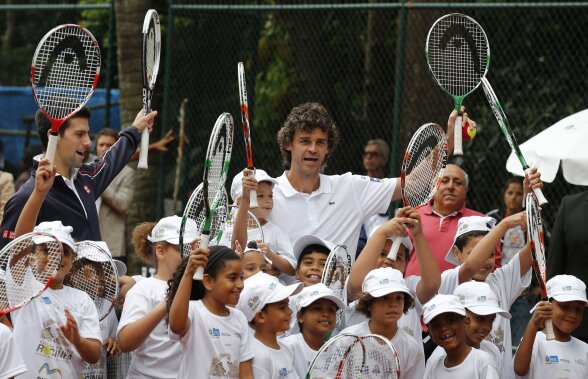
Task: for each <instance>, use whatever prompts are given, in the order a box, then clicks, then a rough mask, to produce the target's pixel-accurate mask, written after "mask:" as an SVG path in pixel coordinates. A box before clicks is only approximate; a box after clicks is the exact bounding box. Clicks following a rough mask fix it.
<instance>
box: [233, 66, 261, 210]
mask: <svg viewBox="0 0 588 379" xmlns="http://www.w3.org/2000/svg"><path fill="white" fill-rule="evenodd" d="M237 71H238V72H239V100H240V108H241V125H242V126H243V139H244V140H245V155H246V156H247V168H248V169H250V170H255V167H254V166H253V149H252V147H251V124H250V123H249V103H248V102H247V83H246V82H245V68H244V67H243V62H239V64H238V65H237ZM251 175H253V176H255V173H253V174H251ZM257 207H259V204H258V203H257V191H255V190H254V191H249V208H257Z"/></svg>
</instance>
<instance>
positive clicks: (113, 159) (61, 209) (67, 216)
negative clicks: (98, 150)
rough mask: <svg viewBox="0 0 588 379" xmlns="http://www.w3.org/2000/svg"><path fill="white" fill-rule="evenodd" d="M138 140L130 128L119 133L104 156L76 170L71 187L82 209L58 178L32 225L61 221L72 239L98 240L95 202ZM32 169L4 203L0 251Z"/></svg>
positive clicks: (11, 231)
mask: <svg viewBox="0 0 588 379" xmlns="http://www.w3.org/2000/svg"><path fill="white" fill-rule="evenodd" d="M140 140H141V134H140V133H139V131H138V130H137V129H136V128H134V127H131V128H129V129H127V130H125V131H123V132H121V133H120V138H119V139H118V141H117V142H116V143H115V144H114V145H113V146H112V147H111V148H110V149H109V150H108V151H107V152H106V154H104V157H102V158H98V159H96V160H95V161H93V162H91V163H88V164H84V165H82V167H80V169H79V171H78V174H77V176H76V177H75V179H74V185H75V187H76V189H77V191H78V195H79V196H80V199H81V200H82V203H83V204H84V208H82V204H80V201H79V200H78V198H77V197H76V194H75V193H74V192H73V191H72V190H71V189H70V188H69V187H67V185H66V184H65V182H64V180H63V177H62V176H59V175H58V176H57V177H56V178H55V182H54V183H53V187H52V188H51V189H50V190H49V192H48V193H47V197H46V198H45V201H44V202H43V205H42V206H41V210H40V211H39V216H38V217H37V222H36V224H37V225H38V224H39V223H41V222H43V221H56V220H61V222H62V223H63V225H66V226H72V227H73V232H72V237H73V238H74V239H75V240H77V241H82V240H92V241H100V240H101V238H100V225H99V222H98V211H97V210H96V199H98V198H99V197H100V195H101V194H102V192H103V191H104V190H105V189H106V187H108V185H109V184H110V183H111V182H112V181H113V180H114V178H115V177H116V175H118V173H119V172H120V171H121V170H122V168H123V167H124V166H125V165H126V164H127V163H128V161H129V159H130V158H131V156H132V155H133V153H134V152H135V150H136V149H137V146H138V145H139V141H140ZM36 166H37V165H36V164H35V167H34V171H33V175H32V176H31V177H30V178H29V180H27V182H26V183H25V184H23V185H22V187H21V188H20V189H19V190H18V192H17V193H15V194H14V196H12V198H10V200H8V202H7V203H6V206H5V207H4V219H3V220H2V226H1V227H0V232H1V234H0V248H3V247H4V246H5V245H6V244H8V243H9V242H10V241H11V240H13V239H14V229H15V228H16V223H17V221H18V217H19V216H20V213H21V212H22V209H23V208H24V205H25V204H26V202H27V200H28V199H29V196H30V195H31V193H32V191H33V190H34V188H35V170H36ZM84 209H85V210H86V212H87V213H88V217H86V213H84Z"/></svg>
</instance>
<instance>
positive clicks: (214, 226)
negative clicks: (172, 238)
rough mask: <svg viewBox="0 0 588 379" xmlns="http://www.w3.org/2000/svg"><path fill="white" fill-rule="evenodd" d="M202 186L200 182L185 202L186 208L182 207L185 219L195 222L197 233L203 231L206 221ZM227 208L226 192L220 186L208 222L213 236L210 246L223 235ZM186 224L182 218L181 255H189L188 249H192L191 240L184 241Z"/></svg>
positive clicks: (210, 233)
mask: <svg viewBox="0 0 588 379" xmlns="http://www.w3.org/2000/svg"><path fill="white" fill-rule="evenodd" d="M203 187H204V186H203V183H200V184H199V185H198V187H196V190H194V192H193V193H192V195H191V196H190V199H188V202H187V203H186V208H184V214H183V218H184V219H185V220H193V221H194V222H195V223H196V233H197V235H201V234H202V233H203V232H204V224H205V223H206V206H205V204H206V203H205V200H204V190H203ZM227 210H228V207H227V192H226V190H225V189H224V187H222V191H221V193H220V197H219V199H218V202H217V204H216V208H214V213H213V215H212V218H211V220H212V221H211V223H210V229H209V235H211V236H213V238H211V239H210V243H209V245H210V246H214V245H216V244H217V243H218V242H219V241H220V239H221V237H222V236H223V230H224V227H225V224H226V220H227ZM187 225H188V222H187V221H186V222H184V220H182V227H181V228H180V245H182V255H183V256H188V255H190V251H191V250H192V247H191V246H190V242H191V241H184V236H185V235H186V226H187Z"/></svg>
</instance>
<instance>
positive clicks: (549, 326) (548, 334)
mask: <svg viewBox="0 0 588 379" xmlns="http://www.w3.org/2000/svg"><path fill="white" fill-rule="evenodd" d="M543 332H544V333H545V339H546V340H547V341H553V340H554V339H555V334H554V333H553V322H552V321H551V320H546V321H545V329H544V330H543Z"/></svg>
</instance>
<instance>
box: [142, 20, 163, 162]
mask: <svg viewBox="0 0 588 379" xmlns="http://www.w3.org/2000/svg"><path fill="white" fill-rule="evenodd" d="M160 55H161V30H160V27H159V15H158V14H157V11H156V10H155V9H149V10H148V11H147V14H146V15H145V19H144V20H143V48H142V50H141V62H142V63H143V113H144V114H148V113H149V112H151V98H152V97H153V90H154V89H155V81H156V80H157V73H158V72H159V57H160ZM148 150H149V131H148V130H147V128H145V129H143V132H142V134H141V151H140V152H139V163H138V164H137V167H138V168H141V169H147V151H148Z"/></svg>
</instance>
